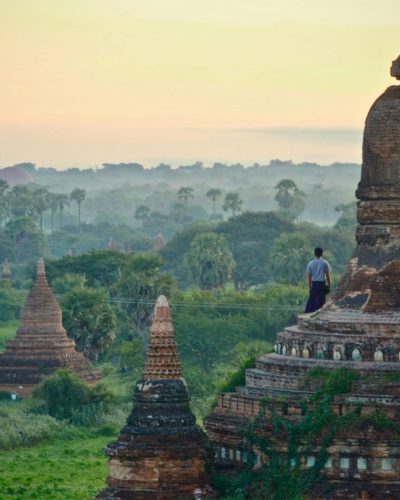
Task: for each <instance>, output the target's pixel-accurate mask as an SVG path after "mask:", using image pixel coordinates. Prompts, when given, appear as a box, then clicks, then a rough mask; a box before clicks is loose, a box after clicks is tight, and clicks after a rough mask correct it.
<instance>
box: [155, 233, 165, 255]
mask: <svg viewBox="0 0 400 500" xmlns="http://www.w3.org/2000/svg"><path fill="white" fill-rule="evenodd" d="M165 245H166V243H165V239H164V236H163V235H162V234H161V233H158V234H157V236H156V237H155V238H154V240H153V246H152V250H153V252H159V251H160V250H162V249H163V248H164V247H165Z"/></svg>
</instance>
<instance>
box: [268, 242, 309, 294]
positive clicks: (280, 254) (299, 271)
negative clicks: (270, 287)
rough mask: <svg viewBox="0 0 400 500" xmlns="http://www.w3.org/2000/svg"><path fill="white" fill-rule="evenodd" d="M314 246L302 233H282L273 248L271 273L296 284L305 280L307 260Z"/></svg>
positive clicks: (283, 280) (280, 280)
mask: <svg viewBox="0 0 400 500" xmlns="http://www.w3.org/2000/svg"><path fill="white" fill-rule="evenodd" d="M312 255H313V248H312V246H311V244H310V242H309V240H308V239H307V237H306V236H304V235H303V234H301V233H293V234H285V233H284V234H282V235H281V236H279V238H277V239H276V240H275V242H274V244H273V246H272V249H271V266H270V268H271V273H272V276H273V277H274V278H275V279H276V281H278V282H280V283H288V284H291V285H296V284H297V283H300V282H301V281H304V280H305V269H306V264H307V262H308V261H309V260H310V259H311V256H312Z"/></svg>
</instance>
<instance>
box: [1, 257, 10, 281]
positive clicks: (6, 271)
mask: <svg viewBox="0 0 400 500" xmlns="http://www.w3.org/2000/svg"><path fill="white" fill-rule="evenodd" d="M0 279H2V280H4V281H11V279H12V274H11V268H10V264H9V263H8V260H7V259H4V262H3V268H2V271H1V275H0Z"/></svg>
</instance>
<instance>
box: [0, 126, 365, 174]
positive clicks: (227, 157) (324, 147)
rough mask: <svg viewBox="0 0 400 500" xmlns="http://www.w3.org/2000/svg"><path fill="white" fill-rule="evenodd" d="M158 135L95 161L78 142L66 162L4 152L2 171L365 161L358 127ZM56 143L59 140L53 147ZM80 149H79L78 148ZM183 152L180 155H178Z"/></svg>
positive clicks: (96, 156) (203, 130) (192, 131)
mask: <svg viewBox="0 0 400 500" xmlns="http://www.w3.org/2000/svg"><path fill="white" fill-rule="evenodd" d="M155 135H156V136H157V139H155V140H154V142H153V141H150V143H149V144H147V143H146V142H144V141H140V140H139V139H138V137H137V135H136V144H135V139H132V140H131V143H132V146H131V147H129V144H124V146H125V147H124V148H123V147H122V145H123V144H122V143H121V139H120V142H119V145H120V146H121V148H120V151H121V153H120V154H119V155H118V154H117V153H116V152H111V153H110V154H107V148H105V147H104V146H105V144H104V142H102V144H101V145H100V147H99V148H98V149H100V150H101V151H100V153H101V155H102V157H101V158H100V156H99V152H97V153H96V154H94V153H93V156H94V158H93V160H92V161H90V154H91V153H90V151H89V150H87V151H85V158H82V151H81V150H80V151H79V152H78V151H76V153H75V152H74V151H75V148H74V145H73V144H72V145H71V144H70V145H69V146H70V147H69V150H68V153H66V155H65V156H64V157H63V159H61V158H59V159H58V160H57V158H56V156H58V155H56V154H54V158H53V159H51V160H47V161H46V159H45V158H44V157H43V155H42V154H40V152H37V154H36V155H35V154H34V151H33V150H32V151H31V153H30V154H29V153H28V152H27V148H25V149H24V156H23V157H17V156H14V155H12V157H10V160H9V161H7V160H6V158H4V156H5V155H4V153H3V154H1V153H0V162H1V168H5V167H8V166H12V165H16V164H20V163H24V162H32V163H34V164H35V165H36V166H37V167H38V168H50V167H52V168H56V169H57V170H65V169H68V168H81V169H85V168H99V167H101V165H102V164H103V163H140V164H142V165H143V166H144V167H145V168H152V167H156V166H157V165H159V164H160V163H165V164H169V165H171V167H173V168H177V167H179V166H181V165H190V164H193V163H195V162H198V161H199V162H202V163H203V164H204V166H205V167H210V166H212V165H213V164H214V163H227V164H237V163H241V164H243V165H245V166H251V165H253V164H255V163H258V164H262V165H265V164H268V163H269V162H270V161H271V160H274V159H280V160H282V161H290V160H291V161H293V162H294V163H302V162H313V163H318V164H321V165H330V164H332V163H336V162H339V163H358V164H359V163H361V144H362V128H356V127H353V128H352V127H329V128H327V127H324V128H322V127H321V128H319V127H249V128H187V129H181V130H179V129H175V130H169V131H167V132H165V134H161V135H158V134H157V133H156V134H155ZM60 138H61V139H62V137H60ZM122 139H123V138H122ZM54 141H56V138H55V137H53V142H52V144H53V145H54ZM157 143H158V147H157ZM35 145H36V146H38V145H39V148H40V142H39V143H38V142H35ZM87 146H88V145H87ZM101 146H102V147H101ZM57 148H58V146H57ZM50 149H51V148H50ZM76 149H79V145H78V144H77V145H76ZM90 149H91V148H90ZM124 149H131V150H132V152H131V153H129V154H128V153H127V152H125V153H122V150H124ZM154 149H158V150H159V151H160V154H158V155H151V150H153V151H154ZM179 150H180V151H181V154H179V153H178V151H179ZM28 151H29V148H28ZM163 151H164V152H165V153H164V154H162V152H163ZM182 153H184V154H182ZM2 156H3V158H2ZM46 156H47V155H46ZM74 156H76V160H74ZM79 157H81V158H82V159H81V160H80V159H79ZM67 158H68V160H67Z"/></svg>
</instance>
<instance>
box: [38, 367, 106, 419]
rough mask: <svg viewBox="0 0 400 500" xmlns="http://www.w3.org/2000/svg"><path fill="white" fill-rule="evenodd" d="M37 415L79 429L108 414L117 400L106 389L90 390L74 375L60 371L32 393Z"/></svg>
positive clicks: (100, 387) (96, 387) (99, 387)
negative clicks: (73, 425) (63, 421)
mask: <svg viewBox="0 0 400 500" xmlns="http://www.w3.org/2000/svg"><path fill="white" fill-rule="evenodd" d="M33 399H34V400H35V401H36V402H37V406H36V411H37V412H39V413H47V414H48V415H50V416H51V417H54V418H56V419H57V420H68V421H69V422H71V423H73V424H77V425H91V424H93V423H95V422H96V420H97V418H98V417H99V415H100V414H101V413H102V412H103V411H105V410H107V409H108V408H109V407H110V406H111V405H112V404H113V403H114V398H113V396H112V394H111V393H110V392H108V391H107V390H106V389H105V388H104V387H103V386H101V385H97V386H95V387H93V388H91V387H89V386H87V385H86V384H84V383H83V382H82V380H81V379H80V378H79V377H78V376H77V375H75V374H74V373H72V372H69V371H67V370H58V371H57V372H56V373H54V374H53V375H50V376H49V377H47V378H46V379H45V380H43V381H42V382H41V383H40V384H39V386H38V387H37V388H36V389H35V390H34V391H33Z"/></svg>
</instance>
